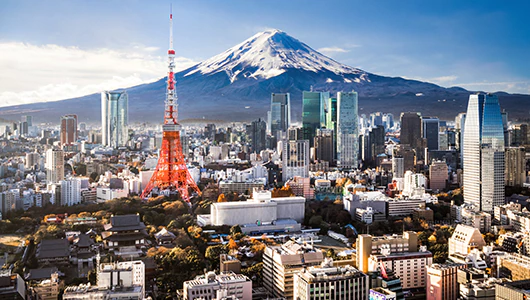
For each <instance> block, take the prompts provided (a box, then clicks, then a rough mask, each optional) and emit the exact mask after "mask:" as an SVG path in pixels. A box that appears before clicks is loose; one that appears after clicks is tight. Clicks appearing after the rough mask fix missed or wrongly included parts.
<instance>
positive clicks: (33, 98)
mask: <svg viewBox="0 0 530 300" xmlns="http://www.w3.org/2000/svg"><path fill="white" fill-rule="evenodd" d="M170 4H171V5H172V6H173V16H174V40H175V42H174V43H175V46H174V48H175V50H176V53H177V55H176V56H177V58H176V63H177V69H178V70H180V69H185V68H188V67H190V66H193V65H194V64H196V63H198V62H200V61H202V60H205V59H208V58H209V57H211V56H214V55H216V54H218V53H220V52H223V51H224V50H226V49H228V48H230V47H232V46H234V45H236V44H238V43H240V42H242V41H244V40H245V39H247V38H249V37H250V36H252V35H254V34H256V33H258V32H260V31H264V30H266V29H271V28H275V29H280V30H282V31H285V32H286V33H288V34H289V35H291V36H293V37H295V38H297V39H299V40H301V41H302V42H304V43H306V44H308V45H309V46H310V47H312V48H313V49H316V50H318V51H320V52H321V53H323V54H325V55H328V56H330V57H331V58H333V59H335V60H337V61H339V62H341V63H344V64H347V65H350V66H353V67H357V68H361V69H363V70H365V71H367V72H370V73H375V74H378V75H385V76H393V77H404V78H409V79H417V80H422V81H429V82H432V83H435V84H438V85H441V86H445V87H450V86H460V87H463V88H466V89H468V90H473V91H478V90H480V91H486V92H495V91H507V92H511V93H523V94H530V22H528V21H527V16H528V11H530V1H515V0H514V1H486V0H483V1H471V0H469V1H452V0H444V1H441V0H440V1H438V0H430V1H424V0H418V1H415V0H407V1H395V0H388V1H384V0H378V1H356V0H343V1H339V0H326V1H324V0H322V1H317V0H305V1H301V0H289V1H283V0H269V1H264V0H262V1H250V0H225V1H218V0H204V1H201V0H195V1H192V0H187V1H177V0H173V1H170V0H158V1H140V0H128V1H125V0H123V1H121V0H120V1H118V0H90V1H88V0H85V1H80V0H70V1H64V0H57V1H54V0H49V1H40V0H35V1H33V0H32V1H29V0H2V2H1V4H0V106H8V105H15V104H23V103H32V102H40V101H53V100H61V99H67V98H72V97H79V96H83V95H87V94H91V93H97V92H100V91H102V90H108V89H116V88H125V87H130V86H134V85H138V84H142V83H146V82H151V81H155V80H157V79H159V78H161V77H163V76H165V73H166V71H167V66H166V60H167V59H166V51H167V47H168V32H169V29H168V14H169V7H170Z"/></svg>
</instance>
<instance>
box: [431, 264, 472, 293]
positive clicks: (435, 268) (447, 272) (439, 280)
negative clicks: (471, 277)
mask: <svg viewBox="0 0 530 300" xmlns="http://www.w3.org/2000/svg"><path fill="white" fill-rule="evenodd" d="M465 267H466V265H463V264H433V265H431V266H428V267H427V289H426V291H427V300H456V299H458V296H459V294H460V289H459V285H458V276H457V275H458V272H457V271H458V270H459V269H463V268H465Z"/></svg>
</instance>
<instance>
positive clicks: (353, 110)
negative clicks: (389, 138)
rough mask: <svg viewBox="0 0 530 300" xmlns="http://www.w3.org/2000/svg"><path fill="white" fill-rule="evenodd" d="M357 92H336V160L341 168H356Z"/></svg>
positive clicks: (357, 133)
mask: <svg viewBox="0 0 530 300" xmlns="http://www.w3.org/2000/svg"><path fill="white" fill-rule="evenodd" d="M357 103H358V95H357V92H348V93H345V92H338V93H337V161H338V165H339V166H340V167H342V168H348V169H353V168H357V158H358V156H359V142H358V141H359V116H358V114H357Z"/></svg>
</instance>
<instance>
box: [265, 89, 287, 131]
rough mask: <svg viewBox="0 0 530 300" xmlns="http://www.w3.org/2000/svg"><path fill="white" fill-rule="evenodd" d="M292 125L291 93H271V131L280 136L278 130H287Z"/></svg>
mask: <svg viewBox="0 0 530 300" xmlns="http://www.w3.org/2000/svg"><path fill="white" fill-rule="evenodd" d="M290 125H291V97H290V95H289V93H273V94H272V95H271V116H270V131H271V134H272V135H273V136H275V137H276V138H280V136H278V131H280V132H282V133H284V132H287V129H289V126H290Z"/></svg>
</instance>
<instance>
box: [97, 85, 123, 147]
mask: <svg viewBox="0 0 530 300" xmlns="http://www.w3.org/2000/svg"><path fill="white" fill-rule="evenodd" d="M128 118H129V98H128V96H127V93H126V92H125V91H122V92H109V91H106V92H102V93H101V137H102V144H103V146H108V147H112V148H118V147H123V146H126V145H127V141H128V139H129V136H128V131H129V130H128Z"/></svg>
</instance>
